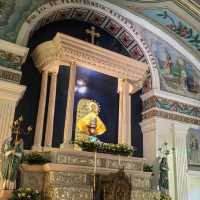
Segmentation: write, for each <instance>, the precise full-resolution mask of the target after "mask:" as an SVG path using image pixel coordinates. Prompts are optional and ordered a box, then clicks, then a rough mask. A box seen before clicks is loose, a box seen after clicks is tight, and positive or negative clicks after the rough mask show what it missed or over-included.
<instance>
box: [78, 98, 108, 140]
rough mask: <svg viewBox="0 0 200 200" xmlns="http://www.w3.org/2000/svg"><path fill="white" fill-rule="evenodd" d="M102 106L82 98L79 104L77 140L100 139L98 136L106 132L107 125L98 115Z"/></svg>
mask: <svg viewBox="0 0 200 200" xmlns="http://www.w3.org/2000/svg"><path fill="white" fill-rule="evenodd" d="M99 112H100V106H99V105H98V103H97V102H95V101H93V100H89V99H81V100H80V101H79V103H78V106H77V114H76V130H75V140H85V139H89V140H91V141H96V140H98V139H97V138H96V136H98V135H102V134H104V132H105V131H106V127H105V125H104V123H103V122H102V121H101V119H100V118H99V117H98V113H99Z"/></svg>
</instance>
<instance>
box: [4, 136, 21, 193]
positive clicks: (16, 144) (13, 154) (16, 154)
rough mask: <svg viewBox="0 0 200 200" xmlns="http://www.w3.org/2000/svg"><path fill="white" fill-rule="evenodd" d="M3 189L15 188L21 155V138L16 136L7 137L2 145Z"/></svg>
mask: <svg viewBox="0 0 200 200" xmlns="http://www.w3.org/2000/svg"><path fill="white" fill-rule="evenodd" d="M1 152H2V167H1V173H2V178H3V189H5V190H13V189H15V188H16V179H17V172H18V170H19V167H20V164H21V161H22V155H23V140H22V139H20V138H19V137H16V136H13V135H12V136H11V137H9V138H7V139H6V140H5V142H4V144H3V146H2V150H1Z"/></svg>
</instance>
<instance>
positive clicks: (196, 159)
mask: <svg viewBox="0 0 200 200" xmlns="http://www.w3.org/2000/svg"><path fill="white" fill-rule="evenodd" d="M186 141H187V159H188V165H189V166H191V167H192V166H196V167H198V168H199V167H200V130H199V129H194V128H190V129H189V130H188V134H187V138H186Z"/></svg>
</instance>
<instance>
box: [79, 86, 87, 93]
mask: <svg viewBox="0 0 200 200" xmlns="http://www.w3.org/2000/svg"><path fill="white" fill-rule="evenodd" d="M78 92H79V93H80V94H85V93H86V92H87V87H86V86H83V87H79V88H78Z"/></svg>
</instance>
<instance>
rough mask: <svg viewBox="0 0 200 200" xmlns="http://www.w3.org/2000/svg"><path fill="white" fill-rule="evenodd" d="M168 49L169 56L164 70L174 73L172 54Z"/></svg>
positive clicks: (167, 72)
mask: <svg viewBox="0 0 200 200" xmlns="http://www.w3.org/2000/svg"><path fill="white" fill-rule="evenodd" d="M165 51H166V54H167V58H166V60H165V62H164V67H163V68H164V71H165V73H166V74H171V73H172V67H173V62H172V58H171V56H170V54H169V53H168V52H167V50H165Z"/></svg>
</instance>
